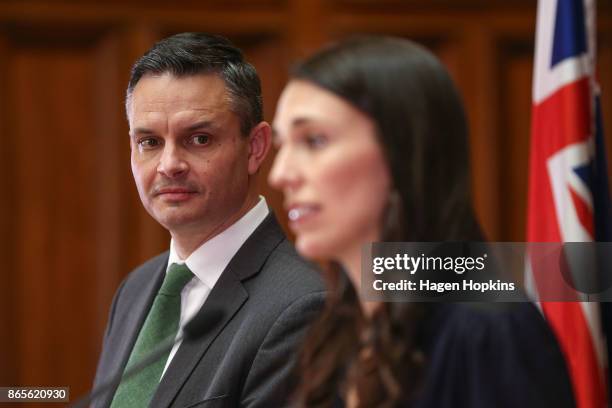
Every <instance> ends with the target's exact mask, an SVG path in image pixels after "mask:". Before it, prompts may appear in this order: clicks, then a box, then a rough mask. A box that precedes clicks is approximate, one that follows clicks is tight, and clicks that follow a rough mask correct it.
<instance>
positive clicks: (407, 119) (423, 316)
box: [269, 37, 573, 408]
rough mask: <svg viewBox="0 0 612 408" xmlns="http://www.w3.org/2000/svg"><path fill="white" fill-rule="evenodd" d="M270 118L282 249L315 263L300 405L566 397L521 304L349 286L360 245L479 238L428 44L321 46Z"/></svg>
mask: <svg viewBox="0 0 612 408" xmlns="http://www.w3.org/2000/svg"><path fill="white" fill-rule="evenodd" d="M274 130H275V134H276V136H275V137H276V144H277V146H278V148H279V151H278V154H277V157H276V161H275V163H274V167H273V169H272V171H271V173H270V177H269V181H270V183H271V184H272V185H273V186H275V187H276V188H279V189H281V190H282V191H283V193H284V194H285V206H286V209H287V211H288V216H289V222H290V224H289V225H290V228H291V229H292V230H293V232H294V233H295V235H296V247H297V249H298V251H299V252H300V253H301V254H302V255H303V256H305V257H306V258H310V259H316V260H322V261H327V262H328V264H329V267H328V268H326V269H327V270H326V273H325V275H326V278H327V280H328V282H329V287H330V292H329V293H330V294H329V297H328V302H327V308H326V310H325V311H324V313H323V315H322V316H321V318H320V320H319V321H318V322H317V323H316V324H315V325H314V327H313V328H312V331H311V333H310V335H309V337H308V338H307V340H306V343H305V345H304V349H303V351H302V355H301V360H300V366H299V369H300V371H301V372H300V375H301V379H302V380H301V383H300V384H299V387H298V389H297V391H296V395H295V400H296V403H297V405H298V406H303V407H331V406H343V405H344V406H348V407H396V406H414V407H482V408H484V407H499V406H507V407H519V406H520V407H524V406H528V407H565V406H573V398H572V393H571V388H570V387H571V386H570V383H569V379H568V377H567V370H566V367H565V364H564V361H563V359H562V356H561V353H560V351H559V348H558V346H557V344H556V342H555V340H554V337H553V335H552V333H551V332H550V330H549V329H548V327H547V325H546V323H545V321H544V320H543V319H542V317H541V316H540V314H539V312H538V311H537V309H536V308H535V307H534V306H533V305H531V304H528V303H523V304H515V305H506V306H505V307H501V308H500V307H496V308H491V307H484V308H478V307H469V306H467V305H456V304H431V303H428V304H424V303H384V302H366V301H364V300H363V299H361V298H360V295H359V293H358V290H357V289H358V288H359V287H360V282H361V277H360V275H361V250H362V246H363V245H364V244H367V243H369V242H376V241H416V242H422V241H482V240H483V239H482V235H481V233H480V229H479V227H478V223H477V221H476V219H475V216H474V212H473V210H472V205H471V201H470V187H469V162H468V135H467V124H466V119H465V114H464V111H463V107H462V103H461V100H460V97H459V95H458V93H457V91H456V89H455V87H454V85H453V83H452V81H451V79H450V77H449V75H448V73H447V71H446V70H445V69H444V67H443V66H442V64H440V62H439V61H438V60H437V59H436V58H435V57H434V56H433V55H432V54H430V53H429V52H428V51H426V50H425V49H423V48H421V47H420V46H418V45H416V44H414V43H412V42H410V41H407V40H402V39H397V38H389V37H358V38H354V39H351V40H348V41H344V42H341V43H339V44H336V45H334V46H331V47H328V48H326V49H324V50H322V51H321V52H319V53H317V54H316V55H314V56H312V57H310V58H309V59H307V60H306V61H304V62H303V63H301V64H300V65H298V66H297V67H296V69H295V70H294V71H293V74H292V76H291V80H290V82H289V83H288V85H287V87H286V88H285V90H284V91H283V94H282V96H281V98H280V100H279V104H278V107H277V113H276V116H275V119H274ZM493 309H494V310H493Z"/></svg>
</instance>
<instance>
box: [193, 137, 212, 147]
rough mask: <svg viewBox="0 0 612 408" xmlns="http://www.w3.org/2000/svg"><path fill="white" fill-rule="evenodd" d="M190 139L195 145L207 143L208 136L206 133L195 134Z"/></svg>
mask: <svg viewBox="0 0 612 408" xmlns="http://www.w3.org/2000/svg"><path fill="white" fill-rule="evenodd" d="M191 140H192V142H193V144H195V145H205V144H207V143H208V141H209V140H210V138H209V137H208V136H207V135H195V136H193V137H192V139H191Z"/></svg>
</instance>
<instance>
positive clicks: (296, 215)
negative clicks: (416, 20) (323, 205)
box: [287, 204, 319, 226]
mask: <svg viewBox="0 0 612 408" xmlns="http://www.w3.org/2000/svg"><path fill="white" fill-rule="evenodd" d="M318 211H319V207H318V206H316V205H313V204H296V205H292V206H291V207H289V209H288V212H287V216H288V217H289V223H290V224H291V225H292V226H299V225H302V224H304V223H305V222H307V221H309V220H311V219H312V218H313V217H314V216H315V215H316V214H317V212H318Z"/></svg>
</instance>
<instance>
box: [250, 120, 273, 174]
mask: <svg viewBox="0 0 612 408" xmlns="http://www.w3.org/2000/svg"><path fill="white" fill-rule="evenodd" d="M271 145H272V128H271V127H270V125H269V124H268V122H260V123H259V124H257V126H255V127H253V129H251V133H250V134H249V174H250V175H254V174H255V173H257V171H258V170H259V167H260V166H261V163H263V161H264V159H265V158H266V155H267V154H268V151H270V146H271Z"/></svg>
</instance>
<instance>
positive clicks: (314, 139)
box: [304, 133, 327, 149]
mask: <svg viewBox="0 0 612 408" xmlns="http://www.w3.org/2000/svg"><path fill="white" fill-rule="evenodd" d="M304 143H305V144H306V146H308V147H309V148H311V149H320V148H321V147H323V146H325V145H326V144H327V138H326V137H325V136H323V135H321V134H318V133H313V134H308V135H306V136H304Z"/></svg>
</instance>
